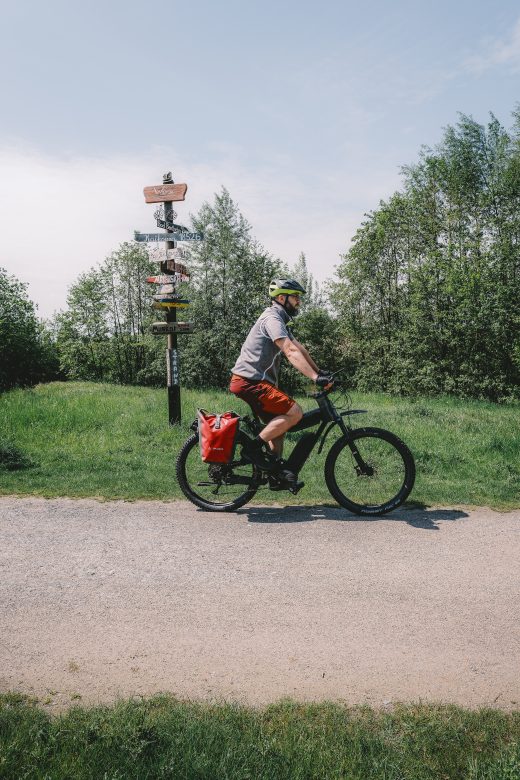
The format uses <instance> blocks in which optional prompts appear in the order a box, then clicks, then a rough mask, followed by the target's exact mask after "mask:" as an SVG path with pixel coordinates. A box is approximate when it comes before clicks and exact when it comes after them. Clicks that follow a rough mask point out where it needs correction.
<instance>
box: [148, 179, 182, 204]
mask: <svg viewBox="0 0 520 780" xmlns="http://www.w3.org/2000/svg"><path fill="white" fill-rule="evenodd" d="M187 189H188V185H187V184H157V185H156V186H155V187H145V188H144V190H143V192H144V199H145V201H146V202H147V203H165V202H167V201H172V200H184V198H185V197H186V190H187Z"/></svg>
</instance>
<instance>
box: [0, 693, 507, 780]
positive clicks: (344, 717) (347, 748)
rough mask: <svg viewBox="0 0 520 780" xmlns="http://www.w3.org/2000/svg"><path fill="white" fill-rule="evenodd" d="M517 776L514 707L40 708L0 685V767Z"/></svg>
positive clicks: (109, 772) (79, 773)
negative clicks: (55, 710) (56, 710)
mask: <svg viewBox="0 0 520 780" xmlns="http://www.w3.org/2000/svg"><path fill="white" fill-rule="evenodd" d="M518 777H520V713H505V712H499V711H496V710H491V709H486V710H480V711H470V710H463V709H460V708H458V707H454V706H435V705H422V704H421V705H416V706H413V705H412V706H410V705H408V706H406V707H405V706H398V707H395V708H394V709H392V710H391V711H389V712H385V711H380V710H373V709H370V708H368V707H362V708H349V707H347V706H342V705H339V704H332V703H324V704H308V705H304V704H296V703H293V702H289V701H285V702H280V703H278V704H274V705H271V706H269V707H267V708H266V709H263V710H255V709H250V708H245V707H240V706H238V705H227V704H222V705H210V704H201V703H199V704H197V703H190V702H180V701H177V700H175V699H173V698H171V697H167V696H159V697H155V698H153V699H149V700H144V701H123V702H120V703H118V704H116V705H114V706H111V707H97V708H91V709H84V708H80V707H75V708H73V709H71V710H69V711H68V712H65V713H63V714H61V715H59V716H57V717H51V716H49V715H48V714H47V713H45V712H44V711H43V710H42V709H40V708H39V707H38V706H37V704H36V703H35V702H33V701H31V700H29V699H26V698H24V697H21V696H18V695H16V694H7V695H3V696H0V778H12V779H13V780H14V778H17V779H19V778H32V779H34V780H37V778H41V779H42V780H44V779H45V780H54V779H56V780H63V778H67V780H76V779H78V780H79V779H80V778H81V779H83V778H84V779H85V780H86V779H87V778H89V779H90V778H91V779H92V780H101V779H102V778H105V780H130V779H133V778H136V779H137V778H139V780H145V779H147V778H169V779H171V780H173V779H174V778H183V779H186V778H207V779H208V780H232V779H233V778H236V779H237V780H239V779H240V780H264V779H265V780H277V779H278V778H280V779H281V778H291V780H304V778H309V780H310V778H315V779H316V780H333V779H334V778H338V779H339V778H345V779H346V778H348V779H349V780H452V778H453V780H518Z"/></svg>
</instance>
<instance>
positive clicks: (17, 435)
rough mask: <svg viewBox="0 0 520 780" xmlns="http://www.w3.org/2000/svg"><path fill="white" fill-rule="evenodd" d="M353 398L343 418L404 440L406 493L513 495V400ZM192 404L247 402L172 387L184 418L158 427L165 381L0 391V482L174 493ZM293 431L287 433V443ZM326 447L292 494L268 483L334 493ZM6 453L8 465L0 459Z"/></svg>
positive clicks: (268, 496) (517, 410) (432, 499)
mask: <svg viewBox="0 0 520 780" xmlns="http://www.w3.org/2000/svg"><path fill="white" fill-rule="evenodd" d="M300 401H301V403H302V405H303V406H304V408H306V409H311V408H313V407H314V405H315V402H314V401H313V400H312V399H308V398H307V399H300ZM353 404H354V406H355V407H357V408H363V409H367V410H368V414H366V415H358V416H357V417H356V418H354V419H355V424H356V425H357V426H359V427H361V426H378V427H382V428H387V429H389V430H391V431H393V432H394V433H396V434H397V435H398V436H400V437H401V438H402V439H404V441H405V442H406V443H407V444H408V445H409V447H410V448H411V450H412V452H413V453H414V456H415V459H416V463H417V481H416V486H415V488H414V491H413V493H412V496H411V499H412V500H413V501H414V502H418V503H420V504H425V505H446V506H450V505H451V506H453V505H461V504H462V505H475V506H478V505H480V506H490V507H493V508H497V509H510V508H515V507H518V506H519V505H520V447H518V441H519V440H520V404H519V403H511V404H508V405H496V404H492V403H485V402H478V401H462V400H458V399H453V398H436V399H409V398H396V397H391V396H386V395H383V394H364V395H360V394H353ZM197 407H203V408H206V409H212V410H220V411H224V410H226V409H229V408H234V409H236V410H237V411H239V412H242V413H245V412H246V411H247V407H246V406H245V405H244V404H242V402H240V401H238V400H237V399H235V398H234V397H232V396H230V395H229V393H222V392H218V391H194V390H192V391H189V390H183V423H182V425H181V426H179V427H177V426H176V427H174V428H169V427H168V425H167V421H166V420H167V402H166V392H165V391H164V390H155V389H150V388H141V387H120V386H114V385H102V384H94V383H87V382H69V383H51V384H47V385H39V386H38V387H36V388H34V389H31V390H14V391H11V392H9V393H5V394H3V395H1V396H0V450H1V451H2V452H4V455H5V457H4V459H3V460H2V458H0V493H3V494H30V495H41V496H47V497H53V496H75V497H87V496H94V497H104V498H108V499H115V498H120V499H137V498H150V499H151V498H155V499H173V498H180V497H182V496H181V493H180V490H179V487H178V485H177V482H176V479H175V458H176V455H177V452H178V451H179V449H180V447H181V444H182V443H183V441H184V440H185V439H186V438H187V436H188V434H189V424H190V422H191V421H192V420H193V418H194V417H195V414H196V409H197ZM335 435H337V434H335V433H334V432H333V434H331V436H330V437H329V439H328V440H327V442H330V443H332V441H333V438H334V436H335ZM297 436H298V434H292V435H291V434H289V436H288V446H287V448H286V451H287V452H288V451H289V450H290V447H291V444H293V443H294V441H295V438H297ZM328 449H329V444H328V443H327V445H326V447H325V450H324V452H323V453H322V454H321V455H319V456H318V455H316V454H315V455H313V458H312V459H311V460H310V461H309V462H308V463H307V464H306V466H305V468H304V469H303V471H302V473H301V476H302V478H303V480H304V482H305V488H304V489H303V490H302V491H301V492H300V493H299V494H298V496H296V497H295V496H291V495H290V494H285V493H277V494H276V495H275V500H276V502H277V503H279V502H282V503H288V504H296V503H300V504H320V503H321V504H334V501H333V499H332V498H331V496H330V495H329V493H328V491H327V488H326V486H325V483H324V479H323V465H324V459H325V455H326V453H327V451H328ZM13 453H14V454H13ZM15 456H16V457H15ZM14 461H16V464H15V465H16V467H15V468H9V467H8V464H9V463H11V465H12V464H13V463H14ZM6 464H7V465H6ZM272 500H273V494H272V493H270V492H269V491H267V490H266V489H263V490H260V491H259V492H258V494H257V497H256V501H257V502H259V503H260V502H261V503H268V502H270V501H272Z"/></svg>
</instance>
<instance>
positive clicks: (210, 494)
mask: <svg viewBox="0 0 520 780" xmlns="http://www.w3.org/2000/svg"><path fill="white" fill-rule="evenodd" d="M243 435H244V434H242V433H239V443H238V445H237V450H238V451H239V452H240V450H241V446H240V440H241V438H242V436H243ZM176 472H177V479H178V481H179V485H180V488H181V490H182V492H183V493H184V495H185V496H186V498H188V499H189V500H190V501H191V502H192V503H193V504H195V505H196V506H198V507H200V508H201V509H205V510H207V511H208V512H230V511H233V510H234V509H238V508H239V507H241V506H243V505H244V504H247V502H248V501H250V500H251V498H253V496H254V495H255V493H256V491H257V490H258V486H259V480H260V476H261V475H260V472H259V470H258V469H257V468H256V466H253V465H252V464H251V463H245V462H243V461H242V460H241V459H240V458H238V457H237V458H235V460H234V461H233V462H232V463H222V464H220V463H204V462H203V460H202V459H201V457H200V448H199V435H198V433H194V434H193V436H190V438H189V439H188V440H187V441H186V442H185V443H184V445H183V447H182V449H181V451H180V452H179V456H178V458H177V464H176Z"/></svg>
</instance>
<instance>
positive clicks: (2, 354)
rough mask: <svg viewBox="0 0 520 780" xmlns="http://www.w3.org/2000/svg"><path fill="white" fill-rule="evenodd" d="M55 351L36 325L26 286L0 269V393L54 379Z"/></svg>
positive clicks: (46, 334) (43, 329)
mask: <svg viewBox="0 0 520 780" xmlns="http://www.w3.org/2000/svg"><path fill="white" fill-rule="evenodd" d="M57 372H58V360H57V354H56V350H55V348H54V344H53V341H52V338H51V336H50V333H49V331H48V329H47V327H46V326H45V324H44V323H41V322H39V321H38V319H37V317H36V314H35V311H34V304H33V303H32V301H30V300H29V299H28V297H27V285H26V284H23V283H22V282H20V281H18V280H17V279H16V278H15V277H13V276H8V275H7V272H6V270H5V269H3V268H0V391H2V390H8V389H10V388H12V387H15V386H21V387H27V386H29V385H34V384H36V383H37V382H44V381H49V380H51V379H54V378H55V377H56V376H57Z"/></svg>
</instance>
